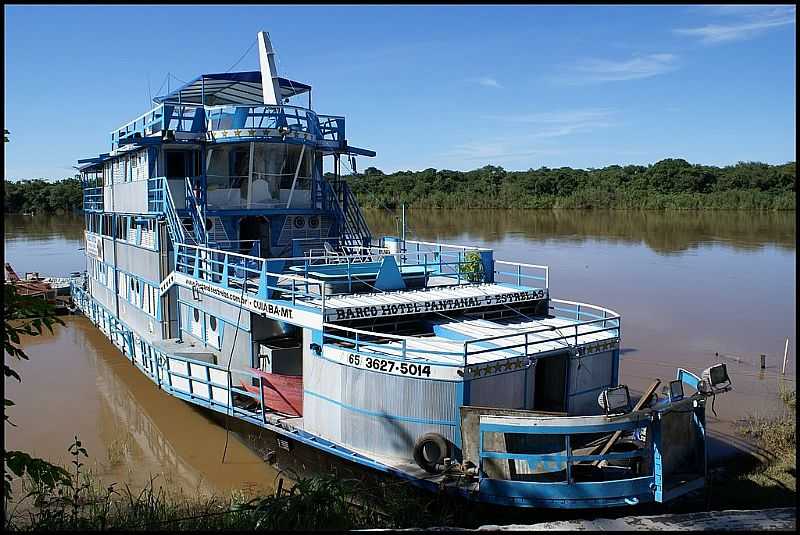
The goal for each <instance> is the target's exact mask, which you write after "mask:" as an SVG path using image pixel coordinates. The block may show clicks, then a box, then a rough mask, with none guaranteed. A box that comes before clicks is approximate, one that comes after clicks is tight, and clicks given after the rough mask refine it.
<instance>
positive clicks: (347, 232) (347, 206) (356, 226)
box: [317, 178, 372, 246]
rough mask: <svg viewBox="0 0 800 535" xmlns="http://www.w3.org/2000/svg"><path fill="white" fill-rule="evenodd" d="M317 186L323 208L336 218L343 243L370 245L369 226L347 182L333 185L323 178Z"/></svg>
mask: <svg viewBox="0 0 800 535" xmlns="http://www.w3.org/2000/svg"><path fill="white" fill-rule="evenodd" d="M317 187H318V188H319V191H320V194H321V196H322V209H323V210H326V211H330V212H332V213H333V215H334V218H335V219H336V223H337V225H338V226H339V235H340V236H341V243H342V245H348V246H365V245H369V243H370V242H371V241H372V235H371V234H370V231H369V226H368V225H367V223H366V221H365V220H364V216H363V215H362V214H361V209H360V208H359V207H358V202H357V201H356V198H355V196H354V195H353V193H352V192H351V191H350V188H349V187H348V186H347V183H346V182H344V181H339V182H337V183H336V184H334V185H331V183H330V182H328V181H327V180H325V179H324V178H322V179H320V180H318V181H317Z"/></svg>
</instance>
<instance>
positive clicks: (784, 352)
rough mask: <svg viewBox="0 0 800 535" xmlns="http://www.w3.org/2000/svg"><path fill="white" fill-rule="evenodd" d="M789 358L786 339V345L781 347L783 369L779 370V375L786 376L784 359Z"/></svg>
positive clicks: (787, 340)
mask: <svg viewBox="0 0 800 535" xmlns="http://www.w3.org/2000/svg"><path fill="white" fill-rule="evenodd" d="M787 356H789V339H788V338H787V339H786V345H785V346H783V368H781V375H786V357H787Z"/></svg>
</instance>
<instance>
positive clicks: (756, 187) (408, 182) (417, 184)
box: [347, 159, 796, 210]
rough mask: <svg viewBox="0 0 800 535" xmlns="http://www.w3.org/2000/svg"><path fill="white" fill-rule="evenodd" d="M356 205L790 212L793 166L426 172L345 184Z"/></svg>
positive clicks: (353, 178)
mask: <svg viewBox="0 0 800 535" xmlns="http://www.w3.org/2000/svg"><path fill="white" fill-rule="evenodd" d="M347 180H348V183H349V184H350V186H351V189H352V190H353V192H354V193H355V194H356V195H357V197H358V198H359V200H360V201H361V203H362V205H363V206H367V207H376V208H377V207H388V208H395V207H397V206H399V205H400V204H401V203H405V204H406V205H409V206H415V207H418V208H621V209H636V208H641V209H665V208H677V209H681V208H684V209H700V208H704V209H767V210H794V209H795V188H796V169H795V162H789V163H786V164H782V165H769V164H765V163H759V162H740V163H738V164H736V165H730V166H725V167H715V166H709V165H698V164H691V163H689V162H687V161H686V160H682V159H666V160H661V161H659V162H657V163H655V164H652V165H647V166H643V165H626V166H620V165H610V166H607V167H603V168H599V169H593V168H590V169H572V168H570V167H559V168H555V169H550V168H547V167H541V168H539V169H528V170H527V171H506V170H505V169H503V168H502V167H498V166H493V165H487V166H484V167H481V168H480V169H475V170H472V171H451V170H446V169H441V170H436V169H425V170H423V171H416V172H414V171H398V172H395V173H391V174H385V173H383V172H382V171H381V170H379V169H376V168H375V167H368V168H366V169H365V170H364V171H363V173H360V174H356V175H350V176H349V177H347Z"/></svg>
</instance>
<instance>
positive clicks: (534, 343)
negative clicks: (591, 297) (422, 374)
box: [324, 299, 621, 366]
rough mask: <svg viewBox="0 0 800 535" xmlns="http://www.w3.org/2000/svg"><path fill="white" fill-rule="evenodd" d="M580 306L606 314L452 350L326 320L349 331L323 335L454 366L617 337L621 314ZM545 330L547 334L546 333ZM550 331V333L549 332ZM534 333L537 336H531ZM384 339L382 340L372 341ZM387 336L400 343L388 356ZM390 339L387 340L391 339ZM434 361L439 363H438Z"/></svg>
mask: <svg viewBox="0 0 800 535" xmlns="http://www.w3.org/2000/svg"><path fill="white" fill-rule="evenodd" d="M551 303H555V304H561V303H572V302H570V301H567V302H562V301H559V300H556V299H553V300H551ZM575 304H576V305H580V306H582V307H583V308H584V309H590V310H604V311H606V312H605V313H606V314H608V316H607V317H605V318H602V317H601V318H600V319H594V320H587V321H577V322H575V323H573V324H570V325H566V326H562V327H554V326H551V325H546V324H545V325H542V326H541V327H537V328H533V329H528V330H519V331H516V332H511V333H508V334H501V335H496V336H486V337H483V338H473V339H469V340H463V341H461V343H460V348H459V349H458V350H453V351H431V350H429V349H420V350H415V349H409V348H408V347H407V341H408V340H420V338H419V337H417V336H400V335H392V334H386V333H377V332H372V331H365V330H359V329H353V328H351V327H345V326H342V325H336V324H327V323H326V324H325V325H324V327H326V328H327V329H328V330H330V329H336V330H338V331H342V332H345V333H350V334H349V335H333V334H330V333H329V332H327V331H326V332H325V338H330V339H331V340H333V341H334V343H338V342H345V343H346V344H348V345H352V346H353V348H351V349H348V352H354V353H357V354H359V355H363V356H368V357H373V358H378V359H388V360H400V361H402V360H409V361H410V362H419V360H418V357H416V356H415V354H416V353H419V354H420V355H425V354H436V355H444V356H448V357H450V358H451V359H452V360H453V361H455V362H456V363H455V364H453V365H454V366H469V365H471V364H475V363H477V362H482V361H484V360H485V359H484V358H483V357H482V358H481V359H478V360H475V359H471V358H470V357H472V356H475V355H483V356H485V355H486V354H487V353H498V354H499V353H509V352H511V353H516V354H517V356H522V355H531V354H533V353H536V352H537V350H538V348H539V347H542V346H545V345H547V344H550V343H553V342H555V343H561V344H563V345H564V347H569V346H576V345H578V344H579V342H580V339H581V337H586V336H590V335H593V334H601V333H602V334H604V335H605V336H606V337H607V338H616V339H619V337H620V320H621V317H620V316H619V315H618V314H616V313H614V312H613V311H610V310H607V309H602V308H601V307H596V306H594V305H590V304H587V303H575ZM558 308H559V307H555V306H551V307H550V309H551V310H557V309H558ZM545 333H547V334H545ZM550 333H551V334H550ZM534 335H536V336H534ZM375 340H383V341H375ZM386 340H390V341H391V342H393V343H395V344H396V345H398V346H399V348H400V352H399V354H398V355H397V356H396V357H391V356H388V355H387V354H386V346H387V342H386ZM391 342H390V343H391ZM437 365H439V364H438V363H437Z"/></svg>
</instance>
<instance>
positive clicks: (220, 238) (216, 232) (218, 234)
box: [208, 216, 230, 248]
mask: <svg viewBox="0 0 800 535" xmlns="http://www.w3.org/2000/svg"><path fill="white" fill-rule="evenodd" d="M210 219H211V223H212V227H211V230H209V231H208V243H209V244H212V243H214V244H218V245H219V244H224V245H225V247H227V246H228V245H229V243H230V238H229V237H228V231H227V230H225V225H223V224H222V218H221V217H219V216H214V217H211V218H210ZM220 248H224V247H220Z"/></svg>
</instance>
